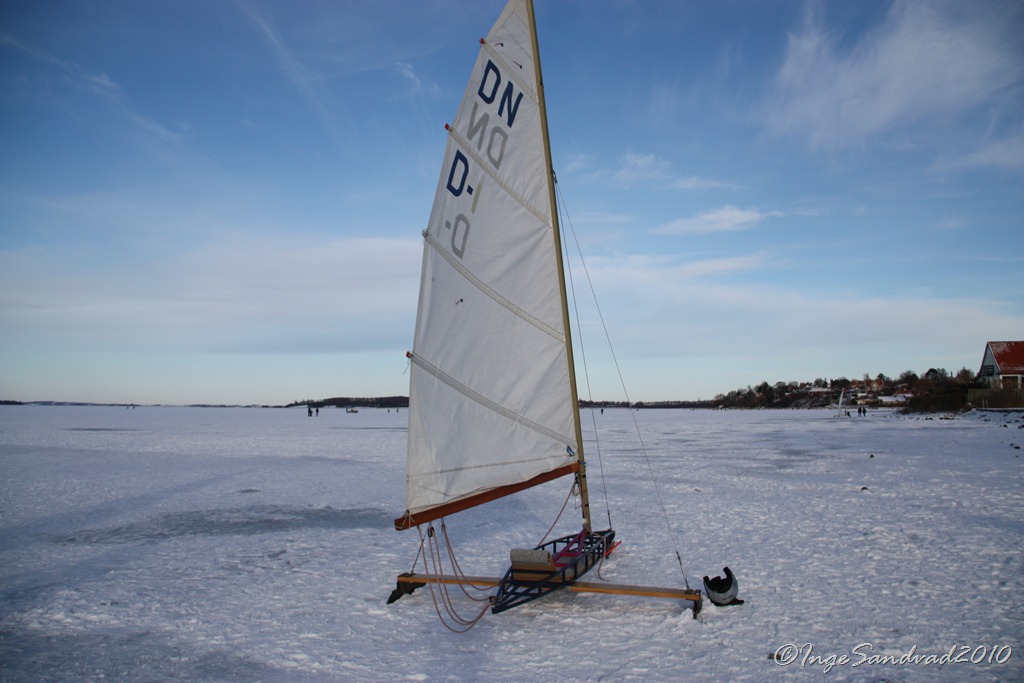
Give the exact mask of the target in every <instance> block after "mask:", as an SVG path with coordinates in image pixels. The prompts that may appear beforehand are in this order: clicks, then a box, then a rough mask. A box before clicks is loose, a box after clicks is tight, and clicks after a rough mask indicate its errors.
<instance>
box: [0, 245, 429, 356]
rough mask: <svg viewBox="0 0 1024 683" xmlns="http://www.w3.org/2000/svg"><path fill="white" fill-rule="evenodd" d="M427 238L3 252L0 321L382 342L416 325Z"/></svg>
mask: <svg viewBox="0 0 1024 683" xmlns="http://www.w3.org/2000/svg"><path fill="white" fill-rule="evenodd" d="M420 253H421V246H420V242H419V240H415V239H408V240H388V239H366V238H361V239H345V240H336V241H332V242H328V243H319V244H307V245H301V244H299V245H295V244H291V243H290V242H289V241H286V240H277V239H269V238H266V239H254V238H252V237H251V236H250V237H249V238H248V239H246V240H230V241H229V240H223V241H220V242H217V243H214V244H210V245H205V246H201V247H199V248H197V249H195V250H194V251H191V252H188V253H185V254H181V255H178V254H169V255H168V256H167V257H166V258H163V259H156V260H153V258H152V257H150V258H147V259H140V264H139V265H138V266H126V267H122V268H120V269H118V270H117V271H113V272H111V271H109V270H105V269H103V268H102V267H101V266H97V267H95V268H91V269H84V270H83V269H81V268H77V269H74V270H71V269H68V268H66V267H65V263H66V262H67V260H68V259H72V260H73V259H74V258H75V255H74V254H72V253H65V252H64V251H61V252H60V253H55V250H39V249H30V250H18V251H3V252H0V266H2V268H0V272H2V273H3V275H2V276H0V285H3V286H2V287H0V291H2V292H4V294H2V295H0V327H2V328H3V329H5V330H10V331H11V333H10V336H9V340H10V341H15V340H18V339H35V338H44V339H48V340H49V341H48V342H47V343H48V344H49V345H50V346H51V347H53V348H55V349H56V350H61V351H65V350H67V351H71V350H78V351H95V350H107V351H118V352H122V351H123V352H129V351H130V352H134V351H147V352H148V351H154V350H162V351H175V352H178V351H188V352H194V351H201V352H214V351H217V352H219V351H275V352H288V351H292V352H301V351H312V350H319V349H328V348H331V349H333V350H335V351H343V350H353V349H357V350H358V349H372V348H381V347H383V346H384V345H386V344H389V343H395V339H394V337H395V336H396V335H397V334H402V333H405V331H406V330H408V329H410V327H409V326H410V325H411V320H412V317H413V315H414V306H415V300H416V297H415V292H416V284H417V265H418V263H419V257H420Z"/></svg>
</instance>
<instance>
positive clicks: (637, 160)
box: [613, 151, 736, 190]
mask: <svg viewBox="0 0 1024 683" xmlns="http://www.w3.org/2000/svg"><path fill="white" fill-rule="evenodd" d="M613 177H614V180H615V182H617V183H618V184H620V185H622V186H625V187H630V186H633V185H637V184H642V185H648V186H654V187H659V188H668V189H678V190H709V189H735V188H736V186H735V185H733V184H731V183H726V182H723V181H721V180H715V179H713V178H702V177H699V176H693V175H691V176H679V175H677V174H676V173H675V171H674V170H673V168H672V162H670V161H668V160H667V159H663V158H661V157H659V156H658V155H657V154H640V153H637V152H632V151H631V152H627V153H626V154H625V155H623V157H622V161H621V165H620V166H619V168H618V169H617V170H616V171H615V172H614V174H613Z"/></svg>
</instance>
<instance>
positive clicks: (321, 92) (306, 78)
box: [238, 0, 341, 140]
mask: <svg viewBox="0 0 1024 683" xmlns="http://www.w3.org/2000/svg"><path fill="white" fill-rule="evenodd" d="M238 5H239V7H241V9H242V11H243V12H244V13H245V15H246V16H247V17H248V18H249V20H250V21H252V23H253V24H255V25H256V27H257V28H258V29H259V30H260V33H261V35H262V36H263V37H264V39H266V41H267V44H269V45H270V47H271V49H272V50H273V53H274V56H275V58H276V59H277V63H278V65H279V66H280V67H281V70H282V71H283V72H284V74H285V77H286V78H287V79H288V82H289V83H291V84H292V87H294V88H295V89H296V91H298V93H299V96H300V97H301V98H302V99H303V101H305V102H306V105H307V106H308V107H309V108H310V109H311V110H312V112H313V114H314V115H315V116H316V117H317V119H318V120H319V121H320V125H322V126H323V127H324V129H325V130H326V131H327V132H328V133H330V135H331V136H332V137H334V139H336V140H340V139H341V134H340V133H341V130H340V128H339V127H338V124H337V122H336V120H335V119H336V117H335V116H334V115H333V114H332V111H331V110H332V107H331V106H330V97H329V96H328V91H327V88H326V87H325V84H324V78H323V77H322V76H321V75H320V74H319V73H317V72H316V71H315V70H314V69H312V68H310V67H308V66H307V65H306V64H304V63H303V62H302V61H301V60H300V59H299V58H298V57H297V56H296V55H295V52H294V51H293V50H292V48H291V46H290V45H289V44H288V42H287V41H286V40H285V39H284V37H283V36H282V35H281V33H280V31H278V29H277V27H276V26H275V25H274V24H273V23H272V21H271V19H270V18H269V17H267V16H264V15H263V14H262V13H260V12H259V11H258V10H257V8H256V7H254V6H253V4H252V3H250V2H243V1H241V0H239V3H238Z"/></svg>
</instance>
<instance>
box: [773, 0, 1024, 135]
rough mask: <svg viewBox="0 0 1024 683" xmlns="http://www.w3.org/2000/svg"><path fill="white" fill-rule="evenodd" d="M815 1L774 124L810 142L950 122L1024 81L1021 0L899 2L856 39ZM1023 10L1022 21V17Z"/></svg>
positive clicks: (796, 43) (794, 44)
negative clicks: (834, 25) (849, 39)
mask: <svg viewBox="0 0 1024 683" xmlns="http://www.w3.org/2000/svg"><path fill="white" fill-rule="evenodd" d="M823 12H824V8H823V7H822V6H821V5H818V4H816V3H810V4H808V5H807V11H806V14H805V19H804V23H803V26H802V27H801V28H800V30H799V31H798V32H797V33H795V34H791V35H790V37H789V46H788V51H787V54H786V59H785V61H784V63H783V64H782V67H781V68H780V70H779V72H778V74H777V77H776V90H775V93H774V95H773V97H772V100H771V102H770V103H769V107H768V111H767V115H766V121H767V124H768V126H769V128H770V129H772V130H774V131H775V132H777V133H784V134H796V135H799V136H806V137H807V139H808V141H809V143H810V144H811V146H812V147H818V148H843V147H849V146H858V145H860V144H863V143H864V142H865V141H867V140H869V139H872V138H876V137H878V136H881V135H884V134H886V133H889V132H892V131H896V130H903V129H904V128H905V127H906V126H910V125H913V124H917V123H920V122H922V121H929V122H932V121H935V120H939V121H952V120H956V119H957V118H958V117H960V116H962V115H964V114H966V113H968V112H970V111H972V110H976V109H977V108H978V107H985V106H997V103H996V100H998V99H999V98H1000V97H1001V96H1002V95H1004V94H1005V93H1006V92H1007V89H1009V88H1011V87H1014V86H1015V85H1019V84H1020V83H1021V78H1022V73H1024V60H1021V59H1020V38H1019V34H1016V33H1015V31H1014V30H1013V25H1014V24H1016V26H1017V31H1019V29H1020V26H1021V22H1020V15H1021V12H1020V9H1019V7H1017V6H1015V4H1014V3H968V4H963V3H955V2H948V1H946V0H918V1H914V2H910V1H908V0H897V2H895V3H893V5H892V7H891V8H890V10H889V12H888V13H887V14H886V16H885V17H884V19H883V20H882V22H881V23H880V24H879V25H878V26H876V27H875V28H874V29H873V30H871V31H868V32H866V33H865V34H863V36H862V37H861V38H860V40H858V41H857V42H856V43H854V44H853V45H852V46H849V47H847V46H846V45H845V44H844V43H843V40H842V38H843V36H841V35H839V34H838V33H835V32H832V31H830V30H829V29H828V28H827V27H826V25H825V19H824V16H823ZM1015 17H1016V18H1015Z"/></svg>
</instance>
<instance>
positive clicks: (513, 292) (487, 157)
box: [406, 0, 579, 523]
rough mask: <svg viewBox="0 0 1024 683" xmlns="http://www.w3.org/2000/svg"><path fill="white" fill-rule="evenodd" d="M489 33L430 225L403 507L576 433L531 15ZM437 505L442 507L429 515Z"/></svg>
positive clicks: (504, 21)
mask: <svg viewBox="0 0 1024 683" xmlns="http://www.w3.org/2000/svg"><path fill="white" fill-rule="evenodd" d="M527 11H528V9H527V7H526V3H525V2H523V1H521V0H512V2H510V3H509V4H508V6H507V7H506V8H505V10H504V12H503V13H502V15H501V17H500V18H499V19H498V21H497V23H496V24H495V25H494V27H493V28H492V29H491V31H490V33H489V34H488V35H487V38H486V39H485V40H484V41H482V43H481V49H480V54H479V56H478V57H477V61H476V66H475V67H474V69H473V75H472V77H471V78H470V81H469V84H468V86H467V88H466V91H465V94H464V96H463V99H462V103H461V105H460V107H459V111H458V114H457V116H456V117H455V120H454V122H453V123H452V124H451V126H449V127H448V141H447V148H446V151H445V156H444V163H443V165H442V168H441V175H440V178H439V180H438V185H437V193H436V195H435V198H434V206H433V209H432V211H431V215H430V222H429V225H428V227H427V230H426V231H425V232H424V236H425V243H424V250H423V270H422V277H421V282H420V297H419V308H418V312H417V319H416V331H415V339H414V344H413V351H412V352H411V353H410V358H411V360H412V365H411V368H412V369H411V379H410V406H409V452H408V467H407V487H406V505H407V513H406V519H411V518H410V517H409V515H415V514H417V513H421V512H424V511H426V512H424V514H423V516H422V518H420V519H418V520H417V521H416V522H415V523H420V521H426V520H428V519H430V518H431V517H430V515H431V513H430V510H432V509H434V508H436V507H437V506H439V505H444V504H446V503H450V502H451V501H458V500H461V499H466V498H468V497H470V496H473V495H475V494H480V493H483V492H486V491H491V490H494V489H498V488H500V487H503V486H507V485H510V484H521V483H522V482H527V481H530V480H532V479H534V478H536V477H538V476H540V477H543V476H544V475H545V474H547V473H552V474H553V475H554V474H563V473H568V471H569V469H567V468H569V467H570V466H572V465H573V463H574V462H575V461H576V455H575V454H576V452H578V450H579V448H578V444H577V443H576V440H577V437H576V434H577V432H576V428H575V422H574V420H575V419H577V418H576V409H575V406H574V404H573V400H572V399H573V394H574V389H573V386H572V385H571V380H570V359H569V358H568V349H567V343H566V331H565V324H564V317H563V295H562V294H560V292H561V291H564V290H563V289H562V288H561V287H560V279H559V278H560V268H561V264H560V259H561V255H560V253H559V249H558V246H557V244H558V243H557V239H556V235H555V226H554V222H553V221H554V218H553V207H552V205H551V204H552V199H551V197H552V193H551V191H550V190H551V188H550V183H551V182H552V175H551V173H550V170H549V162H548V161H547V150H546V146H545V142H544V134H545V131H544V129H543V125H542V121H541V108H540V104H539V102H538V94H539V88H538V83H537V75H536V74H537V71H536V70H535V68H534V67H535V65H534V59H535V57H534V47H533V45H534V44H535V43H534V42H533V37H532V35H531V33H530V31H531V29H530V25H531V21H530V20H529V17H528V15H527ZM434 516H438V515H434Z"/></svg>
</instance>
